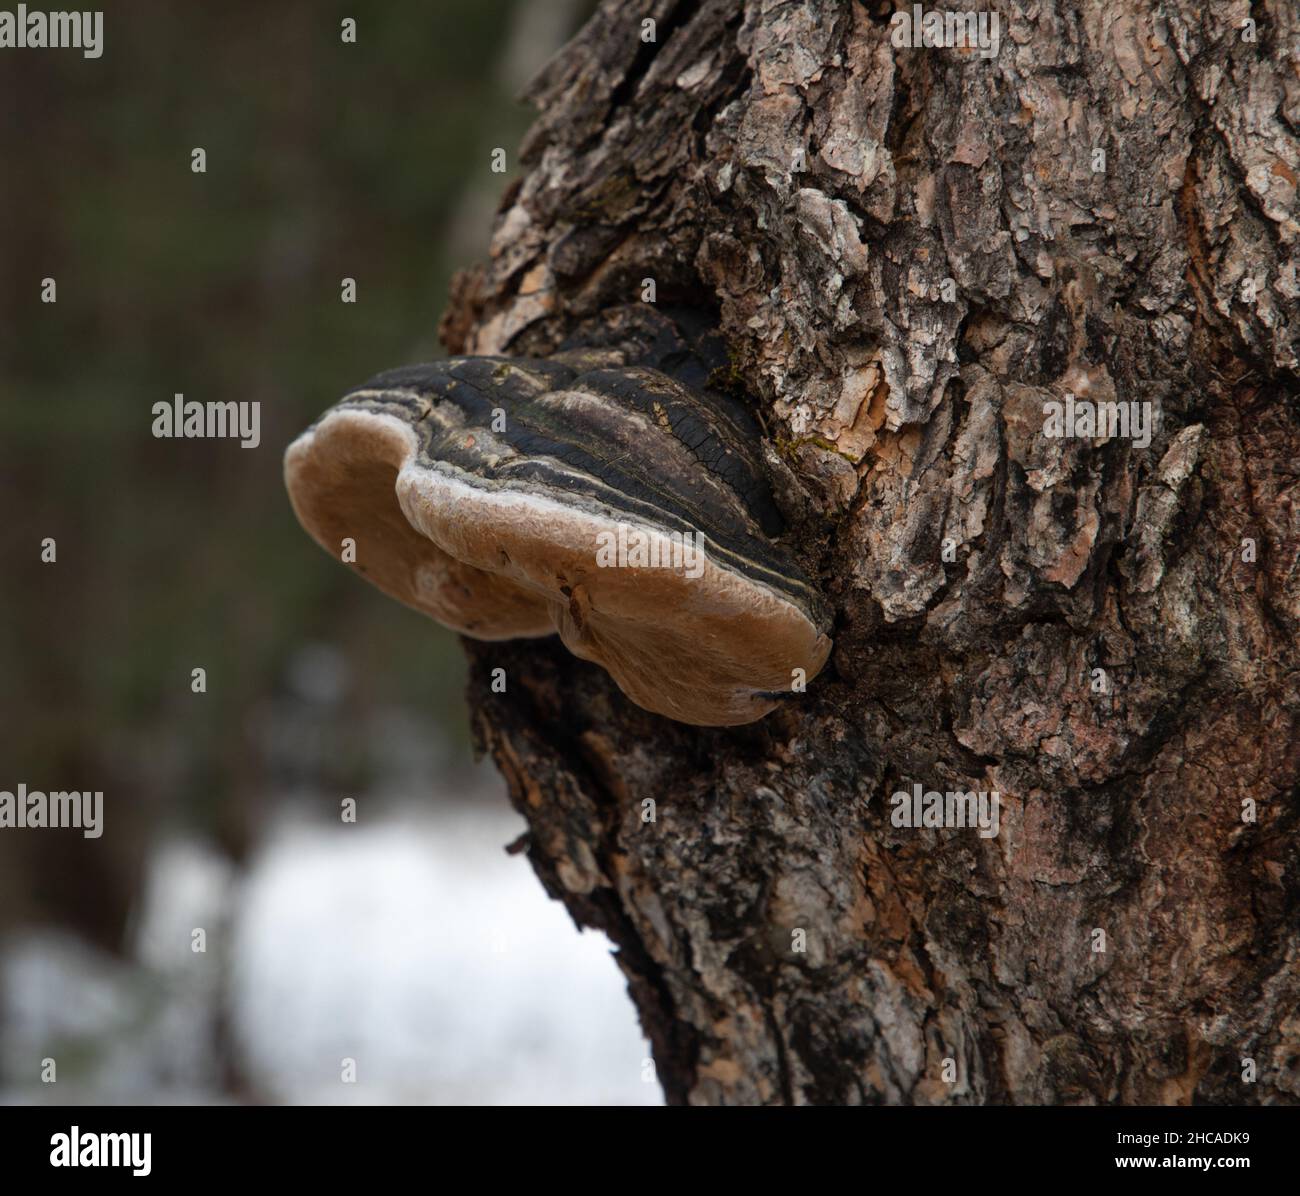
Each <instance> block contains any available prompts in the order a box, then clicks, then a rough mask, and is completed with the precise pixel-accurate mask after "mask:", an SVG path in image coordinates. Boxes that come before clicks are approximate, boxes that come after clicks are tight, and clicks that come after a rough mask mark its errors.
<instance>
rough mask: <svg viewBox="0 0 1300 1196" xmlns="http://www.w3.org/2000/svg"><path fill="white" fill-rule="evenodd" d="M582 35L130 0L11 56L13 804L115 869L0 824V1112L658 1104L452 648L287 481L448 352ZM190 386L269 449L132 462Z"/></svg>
mask: <svg viewBox="0 0 1300 1196" xmlns="http://www.w3.org/2000/svg"><path fill="white" fill-rule="evenodd" d="M592 6H593V5H592V3H591V2H590V0H434V2H427V0H426V2H410V0H382V2H380V0H373V2H370V0H368V2H359V0H358V2H349V3H321V2H311V0H278V2H277V3H275V4H266V3H262V2H260V0H242V2H232V3H222V4H197V3H189V4H176V3H174V2H167V0H131V3H110V4H107V5H105V6H104V11H105V16H104V53H103V56H102V57H101V58H99V59H95V60H89V59H86V58H84V57H83V56H82V55H81V54H80V53H79V52H78V51H76V50H24V51H16V50H5V51H3V52H0V162H2V163H3V165H2V166H0V496H2V498H0V512H2V514H3V518H2V519H0V544H2V546H3V549H2V553H0V562H2V563H0V603H2V604H3V605H2V608H0V627H3V633H2V634H0V715H2V718H0V789H9V790H13V789H15V788H16V786H17V785H18V784H19V783H20V782H22V783H25V784H27V785H28V786H29V788H32V789H40V790H43V791H48V790H51V789H76V790H103V791H104V793H105V816H104V817H105V834H104V836H103V838H102V839H99V840H86V839H83V838H82V837H81V836H80V835H79V833H78V832H76V831H49V830H47V831H33V830H0V936H3V939H2V941H0V1019H2V1020H0V1099H2V1100H56V1099H62V1100H68V1099H81V1100H97V1099H105V1100H119V1099H120V1100H127V1099H131V1100H149V1099H156V1100H167V1099H195V1100H199V1099H246V1100H275V1099H280V1100H291V1099H321V1100H348V1099H376V1100H378V1099H386V1100H422V1101H424V1100H428V1101H437V1100H454V1099H464V1100H485V1101H490V1100H534V1099H535V1100H564V1099H572V1100H619V1101H633V1100H657V1099H658V1089H657V1087H655V1086H653V1085H648V1084H646V1083H645V1082H644V1076H643V1074H642V1071H643V1067H642V1057H643V1055H644V1053H645V1049H644V1046H643V1045H642V1044H641V1042H640V1039H639V1032H638V1031H637V1029H636V1027H635V1019H634V1014H633V1012H632V1009H631V1005H630V1003H629V1002H628V1001H627V1000H626V998H625V997H624V996H623V993H622V981H621V977H620V976H619V974H618V970H617V968H616V966H615V964H614V963H613V962H612V960H610V959H609V958H608V955H607V950H606V948H607V944H605V943H604V942H603V940H601V941H599V942H597V941H595V940H594V939H593V938H592V936H584V937H583V938H582V939H580V938H579V936H578V934H577V932H576V931H574V930H573V928H572V926H571V924H569V923H568V921H567V919H566V917H565V915H564V914H563V912H562V910H561V909H560V908H559V906H557V905H552V904H550V903H548V902H547V900H546V898H545V896H544V894H543V893H542V890H541V888H540V886H539V885H538V884H537V882H536V881H535V880H534V878H533V877H532V874H531V871H530V870H529V869H528V867H527V865H526V863H524V861H523V860H522V859H520V858H513V859H511V858H508V857H506V856H505V855H504V853H503V852H502V851H501V848H502V846H503V844H504V843H505V842H506V841H507V840H508V839H510V838H512V837H513V835H514V834H516V833H517V832H518V830H519V829H522V822H521V821H520V820H518V819H517V818H516V817H515V816H514V815H513V812H511V811H510V810H509V809H508V806H507V804H506V802H505V799H504V796H503V793H502V789H501V786H500V785H499V784H498V782H497V781H496V779H495V777H494V776H493V775H491V773H490V772H485V771H484V770H483V768H482V767H480V766H477V765H475V764H474V763H473V761H472V756H471V751H470V747H469V742H468V731H467V727H466V720H465V713H464V701H463V687H464V668H463V661H462V656H461V651H460V648H459V645H458V644H457V642H456V640H455V639H454V637H453V636H451V635H450V634H448V633H446V632H443V631H442V630H441V629H439V628H437V627H436V626H435V625H433V624H431V623H430V622H428V621H427V620H425V619H423V618H421V617H420V616H418V615H416V614H414V613H412V612H409V611H407V610H405V609H404V608H402V607H400V606H398V605H397V604H395V603H393V602H392V601H391V600H389V599H387V598H385V597H383V596H382V595H380V594H379V593H378V592H377V591H375V590H373V589H371V588H369V587H367V586H364V585H362V584H359V583H358V581H357V579H356V578H355V577H354V576H352V575H351V573H350V572H349V571H347V570H345V569H343V568H341V567H340V566H338V565H337V564H335V563H332V562H331V561H330V560H329V559H328V558H327V557H326V556H325V555H324V554H323V553H321V551H320V550H319V549H318V548H317V547H316V546H315V545H314V544H313V543H311V541H310V540H309V539H308V538H307V536H306V535H305V533H304V532H303V531H302V530H301V529H300V528H299V527H298V525H297V523H296V521H295V520H294V517H293V515H292V512H291V511H290V508H289V505H288V502H287V500H286V498H285V495H284V490H283V485H282V482H281V474H280V468H281V465H280V462H281V454H282V452H283V449H284V446H285V445H286V443H287V442H288V441H289V440H290V439H292V437H293V436H294V435H295V434H296V433H297V432H298V431H300V430H301V429H302V428H304V427H305V426H306V425H307V424H308V423H310V422H311V420H312V419H314V418H315V417H316V416H317V415H318V414H319V413H320V412H321V411H322V410H323V409H324V408H325V407H327V406H328V405H329V404H331V403H332V402H334V401H335V400H336V399H337V398H338V396H339V395H340V394H341V393H342V392H343V391H344V389H345V388H346V387H347V386H348V385H350V384H352V383H355V382H357V381H360V380H362V379H364V378H366V377H368V376H369V375H370V374H372V373H374V372H376V371H377V370H379V369H382V368H387V367H390V366H394V365H399V364H402V363H407V362H412V361H417V360H427V359H429V358H431V357H437V356H440V355H441V352H442V351H441V349H440V347H439V346H438V344H437V341H436V336H435V329H436V325H437V318H438V316H439V314H440V313H441V311H442V309H443V307H444V305H445V301H446V296H447V290H448V283H449V280H450V278H451V275H452V273H453V271H454V270H455V269H457V268H459V267H461V266H464V265H467V264H468V263H470V262H471V261H473V260H474V259H475V258H478V257H481V256H483V255H484V254H485V253H486V245H487V236H488V231H489V229H490V225H491V220H492V216H493V212H494V210H495V206H496V203H497V200H498V198H499V196H500V194H501V193H502V191H503V190H504V188H505V186H506V185H507V183H508V181H509V179H510V178H511V177H513V175H514V173H515V168H516V166H517V163H516V161H515V148H516V146H517V144H518V142H519V138H520V136H521V134H522V133H523V131H524V129H525V128H526V127H527V125H528V123H529V121H530V119H531V115H532V114H531V111H530V110H529V109H528V108H527V107H525V106H524V105H522V104H520V103H518V102H517V101H516V99H515V97H516V96H517V95H518V93H519V92H520V90H521V89H522V87H523V86H524V84H525V83H526V82H527V80H528V79H529V78H530V77H531V75H532V74H533V73H534V72H535V71H536V70H537V69H538V68H540V67H541V65H542V64H543V63H544V61H545V60H546V59H547V58H548V57H549V56H550V55H551V54H552V53H553V52H554V51H555V50H556V49H558V48H559V46H560V45H561V44H562V43H563V42H564V41H565V40H566V39H567V38H568V37H569V36H570V35H571V34H572V32H573V31H574V30H575V29H576V28H577V27H578V26H579V25H580V24H581V22H582V21H583V20H585V19H586V17H587V16H588V15H589V12H590V10H591V8H592ZM349 17H350V18H354V19H355V20H356V22H357V42H356V44H355V45H348V44H344V43H343V42H342V40H341V37H340V30H341V24H342V21H343V20H344V18H349ZM498 146H500V147H503V148H505V149H506V150H507V153H508V162H509V165H510V168H511V169H510V173H509V174H507V175H504V176H503V175H500V174H493V173H492V172H491V169H490V156H491V151H492V150H493V149H494V148H495V147H498ZM195 147H202V148H203V149H204V150H205V151H206V154H207V171H206V173H203V174H196V173H193V172H192V171H191V150H192V149H194V148H195ZM47 277H49V278H53V279H55V280H56V283H57V303H54V304H45V303H42V302H41V280H42V279H44V278H47ZM345 277H351V278H355V279H356V284H357V302H356V303H355V304H344V303H343V302H341V301H340V284H341V281H342V279H344V278H345ZM176 393H183V394H184V395H185V397H186V399H197V400H199V401H203V402H206V401H209V400H221V401H227V400H239V401H246V400H254V401H258V402H260V403H261V420H262V426H261V437H262V440H261V444H260V446H259V447H258V448H256V449H243V448H241V447H240V446H239V444H238V442H237V441H235V440H224V441H213V440H190V441H185V440H157V439H154V438H153V437H152V435H151V434H150V427H151V423H152V416H151V411H150V408H151V406H152V404H153V403H155V402H158V401H168V400H170V399H171V396H172V395H173V394H176ZM45 537H53V538H54V539H55V540H56V542H57V562H56V563H54V564H44V563H42V561H41V556H40V546H41V541H42V540H43V539H44V538H45ZM195 668H203V669H205V670H206V672H207V692H206V693H203V694H195V693H193V692H192V691H191V670H192V669H195ZM343 797H356V798H357V799H358V802H359V808H360V814H359V822H358V824H357V826H356V827H352V828H343V827H341V826H340V823H339V802H340V800H341V798H343ZM347 835H352V836H353V838H352V839H348V838H346V837H345V836H347ZM198 926H203V927H205V928H206V929H207V932H208V952H207V953H206V955H195V954H194V953H193V952H192V951H191V949H190V942H191V931H192V929H193V928H194V927H198ZM565 952H570V953H574V952H576V954H568V955H566V954H565ZM200 961H201V962H200ZM512 1002H513V1003H512ZM575 1019H576V1020H575ZM383 1026H387V1027H388V1029H387V1030H384V1029H382V1028H380V1029H377V1028H376V1027H383ZM358 1043H360V1045H358ZM584 1051H585V1052H587V1053H586V1054H585V1055H584V1054H583V1052H584ZM340 1055H352V1056H358V1073H359V1080H360V1082H359V1083H358V1084H357V1085H356V1086H355V1088H353V1089H351V1090H348V1091H343V1090H341V1089H340V1086H339V1083H338V1070H339V1056H340ZM44 1057H55V1058H56V1059H57V1062H58V1069H59V1070H58V1083H57V1085H42V1084H41V1083H40V1060H41V1059H42V1058H44Z"/></svg>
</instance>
